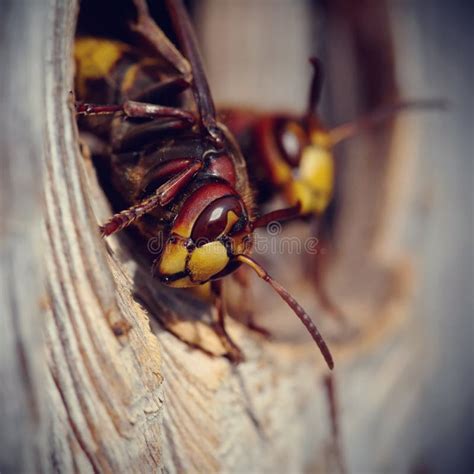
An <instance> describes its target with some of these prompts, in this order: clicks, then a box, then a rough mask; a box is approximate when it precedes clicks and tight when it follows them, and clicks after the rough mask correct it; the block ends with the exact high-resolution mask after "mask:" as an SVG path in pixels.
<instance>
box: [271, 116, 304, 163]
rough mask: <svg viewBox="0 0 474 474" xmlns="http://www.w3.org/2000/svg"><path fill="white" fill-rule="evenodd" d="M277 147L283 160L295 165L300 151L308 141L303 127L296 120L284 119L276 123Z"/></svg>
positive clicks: (299, 157)
mask: <svg viewBox="0 0 474 474" xmlns="http://www.w3.org/2000/svg"><path fill="white" fill-rule="evenodd" d="M276 133H277V137H278V138H277V141H278V147H279V148H280V151H281V152H282V154H283V156H284V158H285V160H286V161H287V162H288V163H289V164H290V165H291V166H297V165H298V164H299V162H300V159H301V152H302V151H303V148H304V147H305V146H306V145H307V143H308V137H307V135H306V132H305V131H304V129H303V128H302V127H301V125H299V124H298V123H297V122H293V121H288V120H285V121H283V122H281V123H279V124H278V125H277V130H276Z"/></svg>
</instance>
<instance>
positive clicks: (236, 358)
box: [211, 280, 245, 364]
mask: <svg viewBox="0 0 474 474" xmlns="http://www.w3.org/2000/svg"><path fill="white" fill-rule="evenodd" d="M211 290H212V293H213V296H214V306H215V308H216V310H217V320H216V321H215V322H214V324H213V327H214V330H215V331H216V333H217V335H218V336H219V339H220V340H221V342H222V344H223V346H224V347H225V348H226V350H227V357H228V358H229V359H230V360H231V361H232V362H234V363H235V364H238V363H240V362H243V361H244V360H245V358H244V355H243V353H242V351H241V350H240V349H239V348H238V347H237V346H236V344H235V343H234V341H232V339H231V338H230V336H229V335H228V334H227V331H226V329H225V325H224V318H225V304H224V298H223V295H222V281H221V280H217V281H213V282H212V283H211Z"/></svg>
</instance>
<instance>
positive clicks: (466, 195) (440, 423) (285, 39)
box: [192, 0, 474, 472]
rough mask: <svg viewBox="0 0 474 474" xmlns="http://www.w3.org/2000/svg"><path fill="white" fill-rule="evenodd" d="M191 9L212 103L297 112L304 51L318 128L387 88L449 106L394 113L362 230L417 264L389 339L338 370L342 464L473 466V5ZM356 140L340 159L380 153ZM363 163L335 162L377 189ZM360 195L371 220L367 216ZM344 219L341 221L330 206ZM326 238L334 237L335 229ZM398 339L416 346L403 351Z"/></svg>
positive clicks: (269, 4)
mask: <svg viewBox="0 0 474 474" xmlns="http://www.w3.org/2000/svg"><path fill="white" fill-rule="evenodd" d="M192 5H193V7H194V10H193V11H194V15H195V17H196V18H197V21H198V25H199V30H198V33H199V36H200V38H201V40H202V45H203V50H204V57H205V60H206V63H207V67H208V72H209V76H210V82H211V88H212V90H213V91H214V95H215V99H216V101H217V102H218V103H220V104H226V105H234V106H235V105H236V106H242V105H244V106H250V107H258V108H263V109H266V110H271V111H281V110H287V111H293V112H296V113H298V112H301V111H302V110H304V108H305V105H306V101H307V91H308V88H309V82H310V79H311V70H310V67H309V65H308V58H309V57H310V56H312V55H317V56H318V57H320V58H322V60H323V63H324V65H325V83H324V88H323V104H322V107H321V108H320V112H321V116H322V118H323V120H324V122H325V123H326V124H337V123H341V122H342V121H346V120H349V119H350V118H352V117H357V116H358V115H360V114H362V113H364V112H367V111H368V110H373V109H374V108H375V107H377V106H380V105H381V104H384V103H385V104H386V103H389V102H390V101H391V100H394V99H395V98H396V97H398V98H405V99H426V98H436V99H444V100H446V101H447V103H448V109H447V110H445V111H442V112H435V113H426V112H413V113H409V114H404V115H403V117H401V118H400V120H399V121H397V124H396V126H395V127H394V130H393V135H392V141H391V143H390V149H391V150H393V149H395V152H394V153H395V155H396V163H395V165H393V166H394V167H395V168H394V167H393V166H392V167H391V168H390V170H389V171H386V172H387V173H389V174H391V175H392V177H393V175H396V178H394V179H395V184H393V185H392V184H390V183H391V181H390V180H391V179H392V178H390V179H389V180H388V181H385V182H383V184H382V190H379V191H378V192H379V193H380V194H382V195H385V196H386V195H387V194H388V195H389V198H388V200H389V201H391V202H394V205H387V206H386V207H383V211H382V212H383V213H384V214H385V216H386V217H387V220H388V221H389V224H388V225H387V226H385V227H384V230H383V231H382V232H378V233H377V235H376V236H374V235H372V236H371V239H372V240H371V247H372V249H374V248H375V251H376V252H379V254H380V253H383V254H384V257H383V258H386V259H387V258H388V259H389V261H392V262H393V261H394V259H396V257H395V255H398V256H400V255H401V254H403V253H405V254H406V255H407V256H408V257H409V259H410V260H411V262H412V263H413V268H414V273H413V276H414V278H413V280H410V286H412V288H413V291H414V300H413V305H411V306H410V307H409V309H407V312H408V320H407V322H405V323H404V329H403V330H402V331H401V332H400V333H399V334H398V336H397V338H395V339H394V340H391V341H389V342H388V344H385V345H383V348H379V349H378V350H376V351H375V353H373V354H372V355H371V356H370V357H368V358H367V359H365V360H364V361H363V362H362V363H361V362H360V360H359V362H354V363H353V364H349V366H348V367H347V368H344V370H343V372H342V373H339V374H338V382H339V386H340V405H341V411H342V414H341V419H342V434H343V445H344V447H345V455H346V460H347V466H348V470H349V472H382V471H383V472H471V471H472V469H473V468H474V454H473V453H474V415H473V400H474V398H473V395H474V377H473V376H474V373H473V364H474V357H473V355H474V354H473V349H472V348H473V344H472V338H473V336H474V331H473V312H474V306H473V297H472V290H473V287H472V285H473V248H472V237H473V236H472V231H473V222H472V203H473V192H472V185H473V176H474V175H473V149H474V147H473V145H474V142H473V133H472V131H473V107H474V99H473V98H474V94H473V93H472V84H473V80H474V64H473V56H472V53H473V50H474V35H473V33H472V25H473V24H474V23H473V22H474V8H473V3H472V2H469V1H454V2H444V1H442V0H441V1H437V0H427V1H422V0H419V1H416V0H412V1H400V0H387V1H370V0H364V1H360V2H353V1H350V0H349V1H344V0H334V1H327V2H326V1H313V2H311V1H283V0H274V1H271V0H261V1H250V0H229V1H225V0H224V1H223V0H219V1H213V0H206V1H199V2H192ZM216 38H217V39H216ZM400 122H401V123H400ZM381 133H383V131H380V130H376V131H374V134H373V135H376V136H378V137H380V134H381ZM369 138H370V137H369ZM372 138H373V137H372ZM375 139H377V138H375ZM379 139H380V138H379ZM366 140H367V137H366ZM362 141H363V138H362ZM354 142H355V143H354ZM360 142H361V140H354V141H353V142H350V143H347V144H346V145H345V147H344V149H343V150H338V154H339V158H338V159H339V160H342V159H345V160H347V159H349V158H350V156H349V155H350V154H351V151H350V149H349V148H350V147H355V148H358V149H359V153H361V151H360V147H361V146H362V147H363V148H362V150H363V151H362V153H370V152H371V151H372V153H373V152H374V150H380V144H379V145H377V146H378V148H377V146H375V148H374V147H373V146H372V148H370V146H371V145H370V144H369V145H367V144H365V147H364V146H363V144H361V143H360ZM388 154H389V150H388V149H387V155H388ZM371 158H375V160H378V161H380V160H382V161H386V160H387V159H388V158H387V156H383V155H379V156H375V157H374V156H372V157H371ZM357 159H359V162H358V163H357V165H351V164H348V163H347V161H344V164H343V165H341V166H342V167H343V168H345V169H343V170H342V171H341V173H342V175H343V178H341V179H342V181H343V182H347V180H349V181H350V183H349V184H348V186H351V185H352V184H351V183H353V182H356V183H357V186H356V188H357V189H356V192H358V193H359V194H360V193H361V192H362V193H364V192H365V193H366V194H369V199H373V200H374V199H375V200H377V199H379V198H380V194H377V192H376V191H374V190H373V188H372V187H371V186H370V183H369V186H366V185H364V184H363V183H364V181H363V178H361V177H360V175H363V174H364V173H365V172H366V170H367V167H369V168H370V167H371V166H379V165H373V163H374V161H370V158H367V159H368V160H369V161H368V162H360V158H357V157H356V158H355V160H357ZM371 163H372V164H371ZM397 163H398V165H397ZM397 166H398V167H397ZM347 167H348V168H349V170H348V169H347ZM347 173H349V175H350V176H347ZM372 179H375V180H377V179H380V176H378V177H377V176H373V177H372ZM341 194H344V191H343V190H342V191H341V190H339V195H340V196H341ZM346 199H347V198H346ZM356 199H357V198H354V199H353V200H352V201H351V203H350V204H351V205H352V206H354V205H355V204H354V202H355V200H356ZM380 199H381V198H380ZM363 206H364V207H365V209H366V211H367V213H368V214H370V216H371V217H370V219H371V221H372V224H373V222H374V218H373V216H374V215H376V214H374V213H373V212H372V211H371V209H370V208H369V206H368V205H367V204H363ZM342 207H344V206H342ZM374 212H375V213H376V212H377V211H374ZM379 217H380V216H379ZM379 217H378V218H379ZM338 218H339V219H343V218H347V219H350V216H349V217H347V213H346V214H345V213H344V212H339V213H338ZM351 225H352V221H351ZM340 230H341V228H340V227H339V231H340ZM348 232H349V233H350V230H348ZM336 233H337V225H336ZM359 233H360V232H359ZM364 235H367V234H364ZM334 239H335V240H336V241H337V242H339V243H340V242H341V239H342V237H341V236H340V235H339V236H338V235H336V236H334ZM354 239H356V240H357V236H354ZM341 245H342V246H344V244H341ZM336 246H337V244H336ZM351 252H358V247H352V248H351ZM354 275H355V274H354ZM400 338H402V340H404V341H405V342H400ZM387 346H388V347H387ZM405 346H406V347H409V348H410V349H407V350H405V349H401V348H402V347H405ZM400 351H401V352H403V353H400ZM391 352H392V354H391ZM394 354H396V355H394Z"/></svg>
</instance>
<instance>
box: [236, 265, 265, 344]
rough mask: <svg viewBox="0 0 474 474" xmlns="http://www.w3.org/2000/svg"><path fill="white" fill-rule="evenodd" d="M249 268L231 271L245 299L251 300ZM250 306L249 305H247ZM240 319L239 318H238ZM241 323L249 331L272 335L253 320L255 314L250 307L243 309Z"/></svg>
mask: <svg viewBox="0 0 474 474" xmlns="http://www.w3.org/2000/svg"><path fill="white" fill-rule="evenodd" d="M249 275H250V274H249V269H248V268H247V267H240V268H239V269H238V270H237V271H235V272H234V273H232V276H233V278H234V280H235V281H236V282H237V284H238V285H239V286H240V287H241V288H242V290H243V291H244V292H245V298H244V299H245V300H246V301H248V300H250V301H251V302H252V300H253V297H252V288H251V286H250V280H249ZM249 306H251V305H249ZM239 320H240V319H239ZM242 323H243V324H245V326H246V327H247V328H248V329H250V330H251V331H254V332H257V333H259V334H260V335H262V336H263V337H265V338H267V339H270V338H271V337H272V335H271V333H270V331H269V330H268V329H266V328H264V327H262V326H260V325H258V324H257V323H256V322H255V315H254V312H253V311H252V310H251V309H247V308H246V309H245V313H244V317H243V318H242Z"/></svg>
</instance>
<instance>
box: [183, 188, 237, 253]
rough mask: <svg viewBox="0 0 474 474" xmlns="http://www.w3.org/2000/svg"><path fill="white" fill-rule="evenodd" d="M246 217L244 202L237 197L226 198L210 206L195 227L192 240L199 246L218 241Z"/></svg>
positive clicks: (217, 200)
mask: <svg viewBox="0 0 474 474" xmlns="http://www.w3.org/2000/svg"><path fill="white" fill-rule="evenodd" d="M243 215H244V210H243V207H242V201H241V200H240V199H239V198H238V197H237V196H225V197H222V198H219V199H216V200H215V201H214V202H212V203H211V204H209V205H208V206H207V207H206V208H205V209H204V211H202V212H201V215H200V216H199V217H198V219H197V220H196V222H195V223H194V226H193V231H192V233H191V238H192V239H193V240H194V241H195V242H196V243H197V244H198V245H199V241H202V242H201V245H203V244H204V243H206V241H207V242H209V241H212V240H216V239H217V238H218V237H220V236H221V235H222V234H223V233H224V231H227V232H229V231H230V229H232V228H233V227H234V226H235V225H237V224H238V223H239V221H241V220H242V219H241V218H242V216H243Z"/></svg>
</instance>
